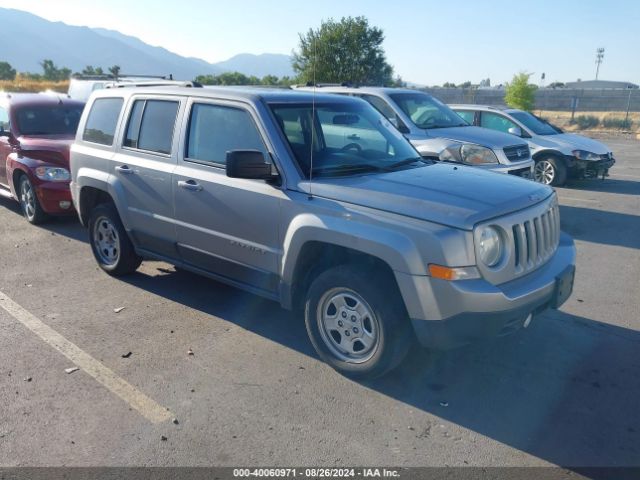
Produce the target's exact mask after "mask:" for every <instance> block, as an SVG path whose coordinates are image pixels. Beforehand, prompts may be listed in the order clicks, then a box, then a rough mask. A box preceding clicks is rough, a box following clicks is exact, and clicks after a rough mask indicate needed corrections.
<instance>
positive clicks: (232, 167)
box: [225, 150, 273, 180]
mask: <svg viewBox="0 0 640 480" xmlns="http://www.w3.org/2000/svg"><path fill="white" fill-rule="evenodd" d="M225 168H226V172H227V177H231V178H248V179H253V180H271V179H272V178H273V175H272V173H271V163H268V162H266V161H265V158H264V154H263V153H262V152H260V151H259V150H231V151H229V152H227V164H226V167H225Z"/></svg>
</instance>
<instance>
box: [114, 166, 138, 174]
mask: <svg viewBox="0 0 640 480" xmlns="http://www.w3.org/2000/svg"><path fill="white" fill-rule="evenodd" d="M116 170H117V171H118V172H120V173H122V174H124V175H131V174H132V173H136V172H135V170H133V169H132V168H129V165H119V166H117V167H116Z"/></svg>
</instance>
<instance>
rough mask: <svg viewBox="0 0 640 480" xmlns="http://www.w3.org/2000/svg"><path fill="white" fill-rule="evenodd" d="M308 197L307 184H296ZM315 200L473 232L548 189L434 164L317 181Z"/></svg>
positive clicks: (540, 196)
mask: <svg viewBox="0 0 640 480" xmlns="http://www.w3.org/2000/svg"><path fill="white" fill-rule="evenodd" d="M300 187H301V190H303V191H305V192H308V189H309V182H308V181H305V182H303V183H301V184H300ZM312 191H313V195H314V196H319V197H325V198H330V199H333V200H337V201H341V202H347V203H352V204H355V205H362V206H365V207H370V208H375V209H378V210H384V211H388V212H392V213H396V214H399V215H406V216H409V217H414V218H419V219H421V220H426V221H429V222H435V223H439V224H442V225H448V226H451V227H455V228H460V229H463V230H471V229H473V226H474V225H475V224H477V223H478V222H481V221H485V220H488V219H490V218H495V217H498V216H501V215H506V214H508V213H511V212H515V211H517V210H522V209H524V208H527V207H530V206H532V205H535V204H537V203H539V202H541V201H543V200H544V199H546V198H548V197H549V196H550V195H552V194H553V190H552V189H551V188H550V187H547V186H545V185H541V184H539V183H535V182H533V181H531V180H525V179H522V178H519V177H516V176H513V175H507V174H502V173H495V172H486V171H483V170H481V169H478V168H473V167H465V166H454V165H450V164H443V163H436V164H433V165H428V166H425V167H421V168H412V169H408V170H401V171H398V172H391V173H384V174H377V175H364V176H358V177H341V178H331V179H326V178H323V179H317V180H314V181H313V186H312Z"/></svg>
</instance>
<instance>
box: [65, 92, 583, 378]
mask: <svg viewBox="0 0 640 480" xmlns="http://www.w3.org/2000/svg"><path fill="white" fill-rule="evenodd" d="M354 125H358V128H360V131H361V134H362V137H363V138H367V139H368V141H367V145H366V147H363V146H361V145H360V144H355V142H354V141H353V140H352V139H351V138H350V135H351V134H352V133H351V132H352V128H353V126H354ZM71 174H72V183H71V190H72V196H73V201H74V204H75V206H76V209H77V211H78V212H79V217H80V221H81V222H82V224H83V225H85V226H87V227H88V231H89V244H90V245H91V249H92V251H93V254H94V256H95V259H96V261H97V263H98V265H99V266H100V267H101V268H102V269H103V270H104V271H105V272H107V273H108V274H110V275H114V276H117V275H125V274H129V273H131V272H133V271H135V270H136V269H137V268H138V266H139V265H140V262H141V261H142V259H143V258H151V259H160V260H164V261H167V262H170V263H172V264H174V265H176V266H178V267H180V268H182V269H186V270H190V271H193V272H196V273H199V274H202V275H205V276H208V277H211V278H214V279H217V280H219V281H222V282H225V283H228V284H230V285H234V286H237V287H240V288H243V289H246V290H248V291H250V292H253V293H256V294H258V295H261V296H264V297H266V298H270V299H272V300H275V301H278V302H280V304H281V305H282V306H283V307H285V308H288V309H295V310H296V311H303V312H304V317H305V322H306V327H307V332H308V334H309V337H310V339H311V342H312V344H313V345H314V347H315V349H316V351H317V352H318V355H319V356H320V357H321V358H322V359H324V360H325V361H326V362H327V363H328V364H330V365H331V366H333V367H334V368H336V369H337V370H339V371H341V372H343V373H344V374H346V375H350V376H354V377H361V378H362V377H372V376H376V375H381V374H383V373H385V372H387V371H389V370H390V369H391V368H393V367H394V366H395V365H397V364H398V363H399V362H400V361H401V360H402V359H403V358H404V356H405V354H406V352H407V350H408V348H409V345H410V344H411V342H412V340H413V338H414V337H417V338H418V340H419V341H420V342H421V343H422V344H423V345H425V346H430V347H438V348H443V347H444V348H446V347H451V346H454V345H458V344H464V343H467V342H471V341H473V340H475V339H477V338H481V337H486V336H492V335H501V334H505V333H509V332H510V331H513V330H515V329H518V328H519V327H522V326H527V325H528V324H529V322H530V321H531V319H532V317H533V316H534V315H537V314H539V313H541V312H542V311H544V310H545V309H547V308H557V307H559V306H560V305H561V304H562V303H563V302H564V301H565V300H566V299H567V297H568V296H569V295H570V293H571V289H572V285H573V278H574V262H575V248H574V244H573V240H572V239H571V238H570V237H569V236H567V235H565V234H563V233H561V232H560V219H559V210H558V204H557V198H556V195H555V192H554V191H553V190H552V189H551V188H550V187H547V186H544V185H540V184H537V183H535V182H531V181H528V180H523V179H521V178H518V177H514V176H511V175H496V174H493V173H490V172H485V171H482V170H478V169H475V168H470V167H465V166H463V165H451V164H447V163H433V162H426V161H424V160H423V159H422V158H421V157H420V155H419V153H418V152H417V151H416V150H415V149H414V148H413V146H412V145H411V144H410V143H409V142H408V141H406V139H405V138H404V137H403V136H402V134H400V133H399V132H398V131H397V129H395V128H393V127H392V126H391V125H390V124H389V122H388V121H387V120H386V119H385V118H384V117H383V116H382V115H381V114H380V113H379V112H377V111H376V110H375V109H373V108H372V107H371V106H370V105H369V104H368V103H367V102H364V101H362V100H359V99H355V98H350V97H344V96H342V97H341V96H337V95H313V94H311V93H303V92H293V91H286V90H258V89H251V88H224V87H222V88H210V89H204V88H203V89H198V88H191V89H187V88H179V87H178V88H159V89H158V88H155V89H150V88H141V89H132V88H127V89H120V90H102V91H100V92H95V93H94V94H93V95H92V97H91V99H90V100H89V103H88V105H87V108H86V110H85V113H84V114H83V116H82V119H81V121H80V126H79V128H78V135H77V137H76V141H75V143H74V145H73V146H72V149H71Z"/></svg>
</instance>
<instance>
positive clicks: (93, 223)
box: [88, 203, 142, 276]
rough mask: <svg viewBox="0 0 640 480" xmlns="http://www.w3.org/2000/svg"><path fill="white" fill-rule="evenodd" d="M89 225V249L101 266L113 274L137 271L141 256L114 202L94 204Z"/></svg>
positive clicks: (118, 274)
mask: <svg viewBox="0 0 640 480" xmlns="http://www.w3.org/2000/svg"><path fill="white" fill-rule="evenodd" d="M88 226H89V243H90V245H91V250H92V251H93V256H94V257H95V258H96V261H97V262H98V265H99V266H100V268H101V269H102V270H104V271H105V272H107V273H108V274H109V275H113V276H120V275H127V274H129V273H133V272H135V271H136V269H137V268H138V267H139V266H140V263H141V262H142V258H141V257H140V256H138V255H137V254H136V252H135V249H134V248H133V244H132V243H131V240H130V239H129V235H128V234H127V231H126V230H125V229H124V225H122V221H121V220H120V215H118V211H117V210H116V207H115V206H114V205H113V204H108V203H104V204H101V205H98V206H97V207H96V208H94V209H93V210H92V211H91V215H90V216H89V224H88Z"/></svg>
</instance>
